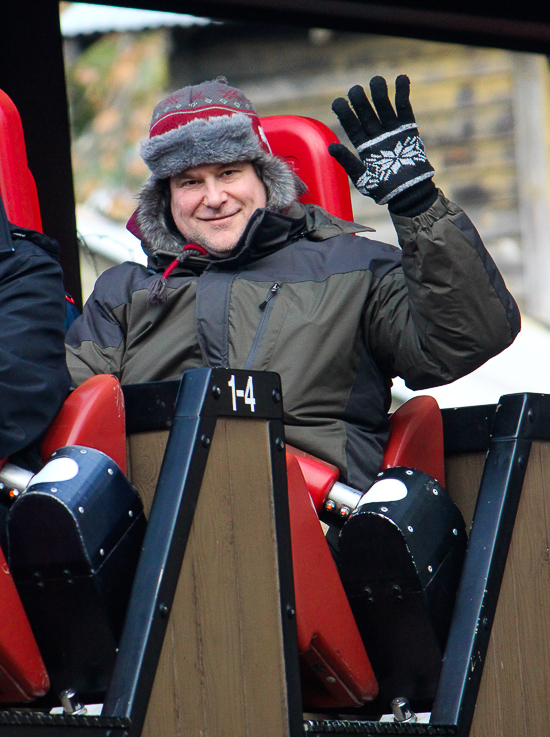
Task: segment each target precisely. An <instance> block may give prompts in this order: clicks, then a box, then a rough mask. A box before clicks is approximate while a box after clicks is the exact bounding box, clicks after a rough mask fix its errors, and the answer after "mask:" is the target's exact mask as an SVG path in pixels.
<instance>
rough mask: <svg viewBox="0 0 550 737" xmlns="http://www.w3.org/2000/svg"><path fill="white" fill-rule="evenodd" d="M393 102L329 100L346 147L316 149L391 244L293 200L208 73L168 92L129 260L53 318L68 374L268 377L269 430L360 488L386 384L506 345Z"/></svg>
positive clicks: (496, 292)
mask: <svg viewBox="0 0 550 737" xmlns="http://www.w3.org/2000/svg"><path fill="white" fill-rule="evenodd" d="M396 90H397V91H396V107H395V109H394V107H393V106H392V104H391V103H390V101H389V98H388V92H387V86H386V83H385V81H384V80H383V79H382V78H381V77H376V78H374V79H373V80H372V81H371V94H372V99H373V103H374V107H373V106H372V105H371V103H370V102H369V100H368V98H367V96H366V95H365V93H364V91H363V89H362V88H360V87H355V88H352V90H350V92H349V99H350V101H351V103H352V106H353V108H352V107H350V105H349V103H348V101H347V100H344V99H339V100H337V101H336V102H335V103H334V106H333V109H334V110H335V112H336V114H337V115H338V117H339V119H340V120H341V122H342V125H343V126H344V128H345V130H346V131H347V133H348V135H349V137H350V140H351V141H352V143H353V144H354V145H355V146H356V149H357V152H358V155H359V158H358V157H357V156H355V155H354V154H352V153H351V152H350V151H348V150H347V149H346V148H345V147H344V146H342V145H340V144H334V145H332V146H331V150H330V152H331V154H332V155H333V156H334V157H335V158H337V160H338V161H339V162H340V163H341V164H342V166H344V168H345V169H346V171H347V172H348V173H349V175H350V177H351V179H352V180H353V182H354V183H355V185H356V186H357V187H358V189H359V190H360V191H361V192H363V193H364V194H366V195H368V196H371V197H373V198H374V199H375V200H376V201H377V202H379V203H380V204H388V207H389V210H390V213H391V215H392V218H393V221H394V224H395V227H396V229H397V232H398V235H399V241H400V244H401V249H399V248H395V247H393V246H389V245H387V244H384V243H380V242H378V241H376V240H371V239H368V238H365V237H363V236H361V235H357V234H358V233H360V232H361V231H365V230H371V229H370V228H366V227H363V226H361V225H358V224H357V223H349V222H344V221H342V220H340V219H338V218H336V217H334V216H332V215H331V214H329V213H327V212H326V211H325V210H323V209H322V208H320V207H317V206H315V205H303V204H301V203H300V202H299V197H300V195H301V194H302V193H303V191H304V185H303V183H302V182H301V181H300V180H299V179H298V178H297V177H296V176H295V175H294V173H293V172H292V171H291V169H290V168H289V167H288V166H287V164H286V162H284V161H283V160H281V159H278V158H277V157H275V156H273V155H272V154H271V151H270V149H269V146H268V143H267V140H266V138H265V135H264V133H263V131H262V128H261V125H260V121H259V118H258V117H257V115H256V113H255V112H254V109H253V107H252V104H251V103H250V101H249V100H247V98H246V97H245V96H244V95H243V93H242V92H241V91H240V90H238V89H235V88H232V87H230V86H229V85H228V84H227V83H226V81H225V80H224V79H220V78H218V79H217V80H214V81H212V82H205V83H202V84H200V85H196V86H191V87H185V88H183V89H181V90H178V91H177V92H175V93H174V94H172V95H170V96H169V97H168V98H167V99H165V100H163V101H162V102H161V103H159V105H157V107H156V108H155V111H154V113H153V119H152V121H151V128H150V135H149V139H148V140H147V141H146V142H145V143H144V144H143V145H142V156H143V158H144V160H145V162H146V163H147V165H148V166H149V168H150V169H151V171H152V177H151V179H150V180H149V182H148V183H147V184H146V185H145V186H144V188H143V189H142V192H141V194H140V200H139V208H138V210H137V213H136V215H135V217H134V218H133V219H132V221H131V225H130V227H131V228H133V229H134V231H135V232H136V233H138V234H139V235H140V237H141V240H142V245H143V248H144V250H145V252H146V253H147V255H148V257H149V260H148V265H147V267H144V266H140V265H138V264H132V263H125V264H121V265H119V266H115V267H113V268H112V269H110V270H108V271H106V272H105V273H104V274H103V275H102V276H101V277H100V278H99V279H98V281H97V283H96V286H95V289H94V293H93V294H92V296H91V297H90V299H89V300H88V303H87V305H86V307H85V309H84V313H83V315H82V317H81V318H79V319H78V320H77V321H76V322H75V323H74V324H73V326H72V327H71V329H70V331H69V333H68V336H67V344H68V349H67V350H68V353H67V357H68V358H67V360H68V364H69V368H70V370H71V374H72V377H73V380H74V381H75V382H76V383H80V382H82V381H83V380H85V379H86V378H88V377H89V376H91V375H93V374H95V373H113V374H115V375H116V376H118V377H119V378H120V380H121V381H122V382H123V383H134V382H144V381H158V380H167V379H177V378H180V377H181V375H182V373H183V371H185V370H186V369H190V368H196V367H200V366H220V367H228V368H235V369H237V368H238V369H243V368H244V369H259V370H270V371H276V372H278V373H279V374H280V375H281V379H282V386H283V392H284V407H285V417H284V420H285V433H286V438H287V441H288V442H289V443H290V444H292V445H295V446H297V447H299V448H301V449H302V450H304V451H307V452H309V453H311V454H313V455H316V456H318V457H320V458H322V459H324V460H327V461H330V462H332V463H334V464H335V465H337V466H338V468H339V469H340V472H341V477H342V480H343V481H346V482H347V483H348V484H350V485H352V486H354V487H356V488H358V489H364V488H366V487H368V486H369V485H370V483H372V480H373V479H374V477H375V476H376V474H377V472H378V469H379V466H380V461H381V459H382V454H383V449H384V446H385V443H386V441H387V438H388V433H389V421H388V410H389V406H390V401H391V393H390V390H391V383H392V381H391V380H392V378H393V377H395V376H401V377H403V378H404V380H405V381H406V383H407V385H408V386H409V387H411V388H412V389H421V388H426V387H429V386H436V385H438V384H444V383H447V382H451V381H454V380H455V379H457V378H459V377H460V376H463V375H464V374H466V373H468V372H470V371H473V370H474V369H475V368H477V367H478V366H480V365H481V364H482V363H484V362H485V361H487V360H488V359H489V358H491V357H492V356H494V355H495V354H497V353H499V352H500V351H501V350H503V349H504V348H506V347H507V346H508V345H510V344H511V343H512V341H513V340H514V338H515V336H516V334H517V333H518V331H519V328H520V318H519V312H518V309H517V306H516V304H515V302H514V300H513V298H512V296H511V295H510V294H509V292H508V291H507V289H506V287H505V285H504V282H503V280H502V277H501V275H500V274H499V272H498V270H497V268H496V266H495V264H494V263H493V261H492V259H491V257H490V256H489V254H488V253H487V251H486V249H485V247H484V245H483V243H482V241H481V239H480V237H479V235H478V233H477V232H476V230H475V228H474V226H473V225H472V223H471V222H470V220H469V219H468V217H467V216H466V214H465V213H464V212H463V211H462V210H461V208H460V207H458V206H457V205H455V204H453V203H452V202H449V200H447V199H446V198H445V197H444V195H443V194H442V193H441V192H440V191H439V190H437V189H436V187H435V185H434V184H433V180H432V177H433V174H434V171H433V168H432V167H431V166H430V163H429V161H428V159H427V157H426V154H425V151H424V147H423V145H422V142H421V140H420V138H419V137H418V130H417V127H416V123H415V121H414V116H413V113H412V108H411V105H410V102H409V81H408V78H407V77H405V76H401V77H398V79H397V82H396Z"/></svg>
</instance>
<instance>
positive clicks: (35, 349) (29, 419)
mask: <svg viewBox="0 0 550 737" xmlns="http://www.w3.org/2000/svg"><path fill="white" fill-rule="evenodd" d="M64 320H65V290H64V288H63V274H62V271H61V267H60V265H59V246H58V244H57V243H56V241H54V240H52V239H51V238H47V237H46V236H44V235H42V234H41V233H37V232H36V231H32V230H27V229H25V228H19V227H16V226H13V225H11V226H10V225H8V223H7V220H6V219H5V214H4V210H3V206H2V203H1V200H0V458H3V457H5V456H8V455H9V456H12V460H15V461H16V462H19V463H21V464H23V465H27V466H29V465H30V467H32V466H34V463H32V462H31V463H30V464H29V463H27V462H26V460H25V458H24V457H23V458H21V457H20V458H18V459H14V457H13V454H14V453H16V452H17V451H21V450H22V449H23V448H27V446H29V445H30V444H31V443H33V441H36V440H37V439H38V438H39V436H40V435H41V434H42V433H43V432H44V431H45V430H46V429H47V427H48V425H49V424H50V423H51V421H52V420H53V419H54V417H55V415H56V414H57V412H58V411H59V409H60V407H61V404H62V403H63V401H64V399H65V398H66V396H67V394H68V393H69V387H70V376H69V373H68V371H67V367H66V364H65V350H64V335H65V330H64ZM32 456H34V453H32V454H31V457H32ZM33 470H37V469H36V468H33Z"/></svg>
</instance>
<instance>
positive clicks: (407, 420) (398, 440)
mask: <svg viewBox="0 0 550 737" xmlns="http://www.w3.org/2000/svg"><path fill="white" fill-rule="evenodd" d="M390 422H391V433H390V439H389V441H388V444H387V446H386V450H385V452H384V458H383V460H382V466H381V470H382V471H384V470H385V469H386V468H394V467H395V466H408V467H410V468H416V469H418V470H419V471H424V473H427V474H428V475H429V476H432V477H433V478H434V479H436V480H437V481H439V483H440V484H441V486H445V457H444V448H443V419H442V417H441V410H440V409H439V405H438V404H437V401H436V400H435V399H434V398H433V397H428V396H422V397H413V398H412V399H409V401H408V402H405V404H403V405H401V407H399V409H398V410H397V411H396V412H394V413H393V415H392V416H391V418H390Z"/></svg>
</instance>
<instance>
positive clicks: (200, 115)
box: [141, 77, 305, 210]
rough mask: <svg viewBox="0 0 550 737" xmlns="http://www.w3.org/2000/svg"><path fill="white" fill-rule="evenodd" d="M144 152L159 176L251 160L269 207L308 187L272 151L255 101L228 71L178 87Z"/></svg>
mask: <svg viewBox="0 0 550 737" xmlns="http://www.w3.org/2000/svg"><path fill="white" fill-rule="evenodd" d="M141 156H142V158H143V160H144V161H145V163H146V164H147V166H148V167H149V169H150V170H151V171H152V173H153V177H154V178H156V179H167V178H168V177H171V176H175V175H176V174H180V173H181V172H182V171H185V169H189V168H190V167H195V166H201V165H203V164H229V163H231V162H234V161H251V162H252V163H253V164H254V165H255V167H256V171H257V173H258V176H259V177H260V179H261V180H262V181H263V183H264V185H265V187H266V190H267V207H268V208H270V209H274V210H282V209H284V208H285V207H287V206H288V205H290V204H291V203H292V202H293V201H294V200H295V199H296V198H297V197H299V196H300V195H301V194H303V192H304V191H305V186H304V184H303V182H301V180H300V179H298V177H297V176H296V175H295V174H294V173H293V172H292V170H291V169H290V168H289V166H288V165H287V164H286V162H285V161H283V160H282V159H279V158H277V157H275V156H273V154H272V153H271V149H270V147H269V143H268V141H267V138H266V136H265V133H264V132H263V130H262V126H261V125H260V119H259V118H258V116H257V114H256V112H255V110H254V108H253V107H252V103H251V102H250V100H248V99H247V98H246V97H245V96H244V95H243V93H242V92H241V90H239V89H236V88H235V87H230V86H229V85H228V84H227V80H226V79H225V78H224V77H218V78H217V79H215V80H213V81H211V82H202V83H201V84H198V85H191V86H189V87H183V88H182V89H181V90H177V91H176V92H174V93H173V94H172V95H170V96H169V97H167V98H166V99H165V100H163V101H162V102H160V103H159V104H158V105H157V106H156V108H155V110H154V112H153V118H152V120H151V126H150V129H149V139H148V140H146V141H144V142H143V143H142V144H141Z"/></svg>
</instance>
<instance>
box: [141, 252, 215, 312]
mask: <svg viewBox="0 0 550 737" xmlns="http://www.w3.org/2000/svg"><path fill="white" fill-rule="evenodd" d="M193 254H195V255H197V254H198V255H199V256H208V251H207V250H206V249H205V248H203V247H202V246H198V245H196V244H195V243H188V244H187V245H186V246H184V247H183V252H182V253H181V254H180V255H179V256H178V257H177V258H175V259H174V260H173V261H172V263H171V264H170V265H169V266H168V267H167V268H166V269H165V270H164V273H163V274H161V275H160V276H157V278H156V279H153V281H152V282H151V284H149V289H148V290H147V300H148V302H149V304H151V305H162V304H164V303H165V302H166V283H167V282H166V280H167V279H168V277H169V276H170V274H171V273H172V272H173V271H174V269H175V268H176V266H177V265H178V264H181V263H183V262H184V261H186V260H187V258H188V257H189V256H192V255H193Z"/></svg>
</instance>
